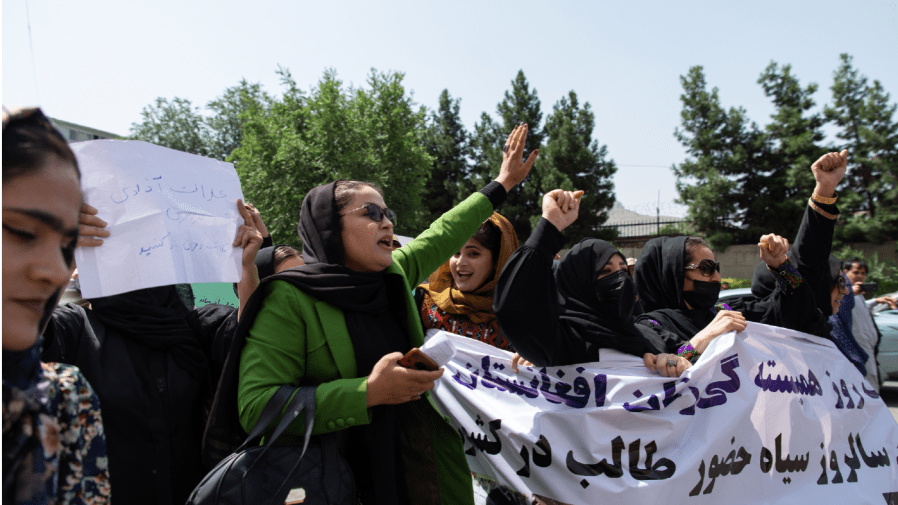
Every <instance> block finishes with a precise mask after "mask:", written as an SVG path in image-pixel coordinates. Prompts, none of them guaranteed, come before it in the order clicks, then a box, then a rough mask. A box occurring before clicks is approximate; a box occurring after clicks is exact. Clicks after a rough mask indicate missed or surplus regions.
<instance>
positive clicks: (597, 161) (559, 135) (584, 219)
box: [530, 91, 617, 240]
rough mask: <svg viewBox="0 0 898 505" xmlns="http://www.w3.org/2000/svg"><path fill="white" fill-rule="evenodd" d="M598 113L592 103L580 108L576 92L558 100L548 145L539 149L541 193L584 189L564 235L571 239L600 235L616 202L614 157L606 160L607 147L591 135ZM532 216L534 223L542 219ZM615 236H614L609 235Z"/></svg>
mask: <svg viewBox="0 0 898 505" xmlns="http://www.w3.org/2000/svg"><path fill="white" fill-rule="evenodd" d="M594 128H595V114H594V113H593V112H592V108H591V107H590V105H589V102H587V103H585V104H584V105H583V107H580V104H579V101H578V100H577V94H576V93H575V92H574V91H571V92H569V93H568V96H567V97H564V98H562V99H561V100H559V101H558V102H557V103H556V104H555V106H554V107H553V111H552V114H551V115H550V116H549V117H548V119H546V125H545V130H544V131H545V134H546V135H547V136H548V141H547V142H546V147H545V148H544V149H543V150H542V151H540V158H541V162H542V170H541V174H542V181H541V183H542V192H543V193H545V192H548V191H551V190H553V189H555V188H563V189H567V190H574V189H582V190H584V191H585V195H584V196H583V199H582V201H581V203H580V208H581V212H580V216H579V217H578V218H577V221H575V222H574V224H572V225H571V226H569V227H568V228H567V229H566V230H565V231H564V234H565V236H566V237H568V239H569V240H571V239H578V238H582V237H596V236H598V231H597V229H598V226H600V225H601V224H602V223H604V222H605V221H606V220H607V219H608V209H610V208H611V206H612V205H614V182H613V180H612V176H613V175H614V173H615V172H617V167H616V166H615V164H614V160H611V159H607V156H608V147H607V146H605V145H602V146H599V143H598V141H596V140H595V139H594V138H593V137H592V132H593V129H594ZM539 217H540V216H539V214H536V215H533V216H531V218H530V222H531V224H532V225H533V226H535V225H536V222H537V221H538V220H539ZM608 238H612V237H608Z"/></svg>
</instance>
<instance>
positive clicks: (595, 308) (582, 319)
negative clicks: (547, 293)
mask: <svg viewBox="0 0 898 505" xmlns="http://www.w3.org/2000/svg"><path fill="white" fill-rule="evenodd" d="M614 255H618V256H620V257H621V259H624V258H625V256H624V255H623V254H621V252H620V251H618V250H617V249H616V248H615V247H614V246H612V245H611V244H609V243H608V242H605V241H604V240H599V239H594V238H587V239H583V240H582V241H581V242H580V243H579V244H577V245H575V246H574V247H573V248H571V250H570V251H569V252H568V253H567V254H566V255H565V256H564V258H562V259H561V262H560V263H559V265H558V269H557V270H556V272H555V279H556V284H557V286H558V288H557V289H558V303H559V307H560V315H559V321H560V324H561V326H562V328H563V331H565V332H567V333H569V334H572V335H576V336H577V337H578V338H579V339H580V340H583V341H584V342H586V343H587V359H586V361H596V360H598V349H599V348H611V349H617V350H619V351H622V352H625V353H628V354H632V355H634V356H642V354H643V353H646V352H652V353H657V352H662V351H661V349H663V345H662V344H660V343H659V342H652V341H650V340H649V339H647V338H646V337H647V336H648V337H650V338H653V337H654V335H652V334H651V332H643V331H642V330H641V329H640V328H639V327H637V326H636V324H635V323H636V321H635V319H634V317H633V310H634V307H635V305H636V293H635V290H634V288H633V281H632V280H631V279H630V275H629V272H627V271H626V270H623V271H620V272H616V273H614V274H611V275H609V276H606V277H603V278H602V279H599V275H600V274H601V272H602V269H603V268H604V267H605V264H606V263H608V260H610V259H611V257H612V256H614Z"/></svg>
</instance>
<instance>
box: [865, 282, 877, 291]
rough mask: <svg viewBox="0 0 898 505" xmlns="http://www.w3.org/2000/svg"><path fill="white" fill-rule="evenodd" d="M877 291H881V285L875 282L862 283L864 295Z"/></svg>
mask: <svg viewBox="0 0 898 505" xmlns="http://www.w3.org/2000/svg"><path fill="white" fill-rule="evenodd" d="M877 289H879V284H877V283H875V282H864V283H861V291H863V292H864V293H875V292H876V290H877Z"/></svg>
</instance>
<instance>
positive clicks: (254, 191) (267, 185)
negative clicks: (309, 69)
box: [232, 69, 431, 243]
mask: <svg viewBox="0 0 898 505" xmlns="http://www.w3.org/2000/svg"><path fill="white" fill-rule="evenodd" d="M279 73H280V76H281V80H282V84H283V86H284V88H285V90H284V94H283V96H282V97H280V98H268V100H267V103H265V106H264V107H258V108H250V109H247V112H246V113H245V115H244V116H243V117H244V118H245V126H244V132H243V138H242V143H241V145H240V147H238V148H237V149H235V150H234V151H233V153H232V158H233V160H234V161H235V163H236V166H237V172H238V174H239V175H240V179H241V182H242V184H243V191H244V194H245V196H246V198H247V200H249V201H252V202H254V203H256V205H257V206H258V207H259V208H261V209H264V212H265V215H264V217H265V218H266V225H267V226H268V229H269V231H270V232H271V235H272V237H273V238H274V240H275V242H286V243H297V238H296V223H297V222H298V220H299V210H300V206H301V203H302V199H303V197H304V196H305V194H306V193H307V192H308V191H309V190H310V189H312V188H313V187H314V186H316V185H319V184H325V183H328V182H331V181H333V180H335V179H341V178H342V179H355V180H362V181H369V182H372V183H374V184H377V185H379V186H380V187H382V188H383V190H384V193H385V200H386V201H387V202H388V204H389V206H390V207H391V208H392V209H393V210H395V211H396V213H397V214H398V215H399V220H398V221H399V222H398V225H397V227H396V231H397V233H401V234H406V235H415V234H417V232H418V231H419V230H421V229H422V228H423V226H424V225H425V224H426V223H425V218H426V215H427V213H426V211H425V210H424V209H422V206H421V197H422V193H423V190H424V181H425V180H426V176H427V173H428V171H429V170H430V164H431V157H430V156H429V155H428V154H427V151H426V149H425V147H424V143H423V138H422V137H423V131H424V120H425V111H424V110H423V109H420V108H416V105H415V103H414V102H413V100H412V98H411V96H410V95H409V94H408V93H406V91H405V88H404V87H403V85H402V79H403V74H401V73H381V72H377V71H375V70H372V71H371V73H370V74H369V77H368V80H367V86H366V87H364V88H352V87H345V86H344V85H343V83H342V81H340V80H339V79H338V78H337V74H336V72H335V71H333V70H328V71H326V72H325V74H324V76H323V77H322V79H321V80H320V81H319V82H318V84H317V86H315V87H314V88H313V89H312V90H310V92H309V93H308V94H306V93H304V92H303V91H302V90H300V89H299V88H298V87H297V86H296V82H295V81H294V80H293V78H292V77H291V75H290V73H289V72H288V71H287V70H284V69H281V70H279Z"/></svg>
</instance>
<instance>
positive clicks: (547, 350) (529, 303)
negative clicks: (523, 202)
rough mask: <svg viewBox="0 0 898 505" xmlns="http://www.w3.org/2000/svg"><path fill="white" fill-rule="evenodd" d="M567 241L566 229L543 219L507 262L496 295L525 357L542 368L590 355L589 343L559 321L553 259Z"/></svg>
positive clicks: (502, 318)
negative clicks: (563, 230) (563, 232)
mask: <svg viewBox="0 0 898 505" xmlns="http://www.w3.org/2000/svg"><path fill="white" fill-rule="evenodd" d="M564 243H565V239H564V237H563V236H562V235H561V232H559V231H558V229H557V228H555V226H554V225H553V224H552V223H550V222H549V221H547V220H546V219H545V218H541V219H540V220H539V223H537V225H536V228H535V229H534V230H533V234H532V235H530V238H529V239H527V242H525V243H524V245H522V246H521V247H520V248H518V250H517V251H515V252H514V254H512V255H511V258H509V260H508V263H506V264H505V268H504V269H503V270H502V273H501V274H500V275H499V281H498V282H497V284H496V291H495V295H494V297H493V311H494V312H495V313H496V317H497V318H498V320H499V326H500V327H501V328H502V332H503V333H504V334H505V337H506V338H507V339H508V341H509V342H511V344H512V345H513V346H514V348H515V350H516V351H517V352H518V353H519V354H520V355H521V356H523V357H524V359H526V360H527V361H530V362H531V363H533V364H535V365H538V366H552V365H557V364H569V363H577V362H582V361H583V357H584V356H585V355H586V343H585V342H583V341H582V340H580V339H577V338H575V337H573V336H571V335H567V334H566V332H563V331H561V328H560V325H559V324H558V316H559V313H560V309H559V303H558V292H557V290H556V287H555V275H554V273H553V271H552V259H553V258H554V257H555V253H557V252H558V251H559V250H561V248H562V247H563V246H564Z"/></svg>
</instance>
